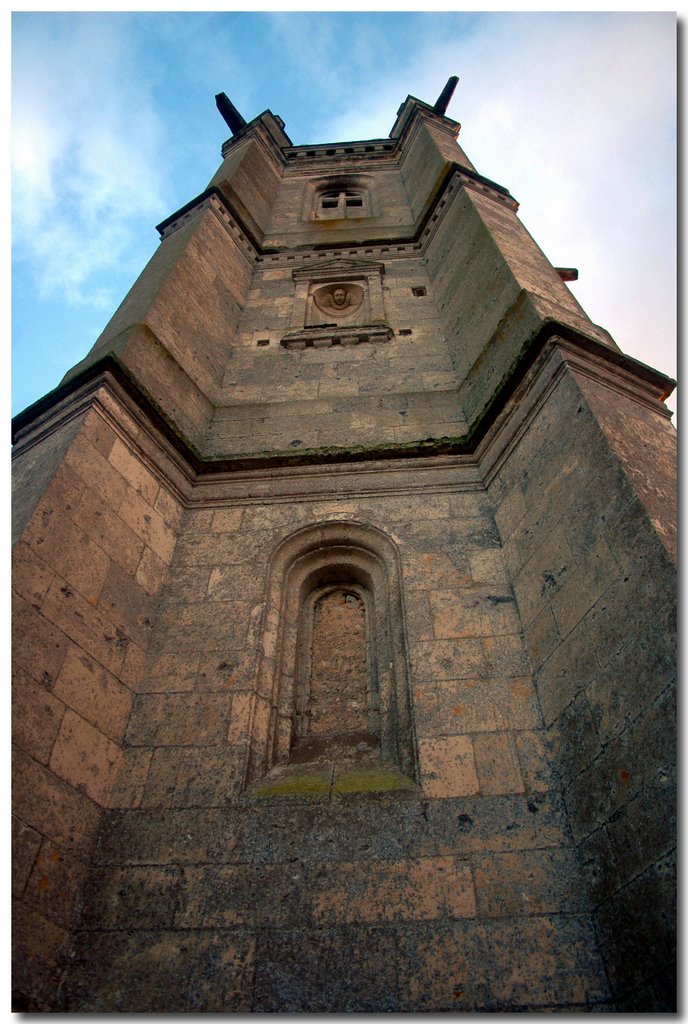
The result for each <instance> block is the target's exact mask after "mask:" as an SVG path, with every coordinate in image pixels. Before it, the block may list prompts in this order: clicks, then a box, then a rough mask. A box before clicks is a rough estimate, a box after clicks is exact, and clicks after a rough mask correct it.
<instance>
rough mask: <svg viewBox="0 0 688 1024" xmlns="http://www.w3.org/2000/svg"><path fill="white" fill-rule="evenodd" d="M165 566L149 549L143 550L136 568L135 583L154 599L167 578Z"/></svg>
mask: <svg viewBox="0 0 688 1024" xmlns="http://www.w3.org/2000/svg"><path fill="white" fill-rule="evenodd" d="M167 568H168V567H167V564H166V563H165V562H163V560H162V558H159V557H158V556H157V555H156V554H155V552H154V551H151V549H150V548H144V550H143V554H142V555H141V560H140V562H139V564H138V566H137V568H136V582H137V583H138V584H139V585H140V586H141V587H143V589H144V590H145V591H146V593H147V594H150V596H151V597H155V596H156V594H159V593H160V590H161V589H162V585H163V583H164V582H165V579H166V577H167Z"/></svg>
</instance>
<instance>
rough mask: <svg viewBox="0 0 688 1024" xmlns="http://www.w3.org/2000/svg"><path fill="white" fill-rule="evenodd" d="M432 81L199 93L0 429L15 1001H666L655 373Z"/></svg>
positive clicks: (669, 563)
mask: <svg viewBox="0 0 688 1024" xmlns="http://www.w3.org/2000/svg"><path fill="white" fill-rule="evenodd" d="M449 86H451V80H450V83H448V87H449ZM447 102H448V99H447V96H446V90H445V92H443V94H442V96H441V97H440V99H439V100H438V102H437V103H436V104H435V105H434V106H431V105H429V104H427V103H424V102H422V101H420V100H417V99H415V98H413V97H408V98H407V99H406V101H405V102H404V103H403V104H402V106H401V107H400V110H399V113H398V116H397V120H396V122H395V124H394V126H393V127H392V130H391V132H390V135H389V137H388V138H387V139H376V140H371V141H358V142H352V143H334V144H322V145H321V144H319V145H313V146H294V145H293V144H292V142H291V140H290V139H289V138H288V136H287V135H286V134H285V130H284V124H283V122H282V121H281V119H280V118H279V117H277V116H275V115H273V114H272V113H271V112H270V111H266V112H264V113H263V114H261V115H259V116H258V117H256V118H254V119H253V120H252V121H250V122H248V123H246V122H245V121H244V119H243V118H242V117H241V116H240V115H239V114H238V112H237V111H236V110H235V109H234V108H233V106H232V105H231V103H230V102H229V101H228V100H227V99H226V97H223V96H222V95H221V96H220V97H219V98H218V106H219V108H220V111H221V113H222V114H223V116H224V117H225V119H226V120H227V123H228V124H229V126H230V129H231V131H232V136H231V138H230V139H229V140H228V141H227V142H225V144H224V146H223V147H222V158H223V162H222V164H221V166H220V168H219V169H218V171H217V173H216V174H215V176H214V177H213V178H212V180H211V182H210V183H209V186H208V187H207V189H206V190H205V191H203V192H202V193H201V194H200V195H199V196H198V197H197V198H196V199H193V200H192V201H191V202H189V203H188V204H187V205H186V206H185V207H183V208H182V209H181V210H179V211H177V212H176V213H173V214H172V215H171V216H170V217H168V218H167V219H166V220H165V221H164V222H163V223H162V224H161V225H159V231H160V236H161V244H160V246H159V249H158V250H157V252H156V254H155V255H154V257H153V259H152V260H151V261H150V263H149V265H148V266H147V267H146V268H145V270H144V271H143V273H142V274H141V277H140V278H139V280H138V281H137V282H136V284H135V285H134V287H133V288H132V290H131V291H130V293H129V294H128V295H127V296H126V298H125V299H124V301H123V302H122V305H121V306H120V308H119V309H118V310H117V312H116V313H115V315H114V316H113V318H112V320H111V321H110V323H109V324H108V326H107V327H106V329H105V331H104V332H103V334H102V335H101V337H100V338H99V339H98V340H97V341H96V344H95V345H94V347H93V349H92V350H91V352H90V353H89V354H88V356H87V357H86V358H85V359H84V360H83V361H82V362H81V363H80V364H78V365H77V366H76V367H75V368H74V369H73V370H72V371H70V373H69V374H68V375H67V377H66V378H65V379H64V381H63V382H62V383H61V385H60V386H59V387H58V388H57V389H56V390H55V391H53V392H51V393H50V394H49V395H47V396H46V397H45V398H44V399H42V400H41V401H40V402H38V403H36V404H35V405H34V406H32V407H30V408H29V409H28V410H26V411H25V412H24V413H22V414H21V415H20V416H18V417H17V418H16V420H15V424H14V433H15V466H16V475H15V479H16V493H15V498H14V506H13V529H14V537H13V540H14V565H13V588H14V620H13V621H14V639H13V660H14V668H15V690H14V702H13V712H14V740H15V751H14V766H15V782H14V811H15V817H14V831H13V837H14V842H15V853H14V873H13V892H14V896H15V904H14V906H15V911H14V913H15V917H14V922H15V923H14V956H15V966H14V989H15V999H16V1008H17V1009H20V1010H29V1011H37V1010H39V1011H45V1010H48V1011H67V1012H146V1011H149V1012H197V1011H201V1012H225V1011H230V1012H232V1011H233V1012H246V1011H255V1012H260V1011H272V1012H347V1011H355V1012H366V1011H367V1012H419V1011H420V1012H423V1011H428V1012H432V1011H446V1010H452V1011H456V1010H465V1011H472V1010H483V1011H484V1010H488V1011H523V1010H553V1011H572V1010H573V1011H575V1010H600V1011H603V1010H604V1011H618V1010H624V1011H631V1010H636V1011H653V1010H654V1011H657V1010H665V1011H666V1010H671V1009H674V1008H675V1000H676V995H675V847H676V834H675V833H676V830H675V735H674V727H675V593H676V582H675V557H676V549H675V545H676V513H675V476H674V473H675V433H674V430H673V427H672V425H671V422H670V415H669V413H668V411H667V409H666V407H665V405H664V399H665V398H666V397H667V395H668V394H670V392H671V390H672V388H673V386H674V382H673V381H670V380H668V379H667V378H666V377H664V376H663V375H662V374H660V373H658V372H657V371H655V370H652V369H650V368H649V367H647V366H645V365H643V364H641V363H638V362H637V361H635V360H633V359H631V358H629V357H627V356H625V355H624V354H623V353H621V352H620V351H619V349H618V347H617V346H616V345H615V343H614V341H613V340H612V339H611V337H610V336H609V335H608V333H607V332H606V331H604V330H603V329H602V328H600V327H597V326H596V325H594V324H592V323H591V322H590V320H589V319H588V317H587V316H586V314H585V313H584V311H583V310H582V309H581V307H580V306H579V304H578V303H577V302H576V300H575V299H574V297H573V296H572V294H571V293H570V291H569V290H568V288H567V287H566V284H565V281H564V278H565V277H566V274H565V273H564V272H563V271H562V272H559V271H557V269H556V268H554V267H553V266H552V265H551V264H550V263H549V262H548V261H547V259H546V257H545V256H544V255H543V254H542V252H541V251H540V250H539V248H538V247H537V246H536V244H535V243H534V242H533V240H532V239H531V237H530V236H529V234H528V233H527V231H526V230H525V228H524V227H523V226H522V224H521V222H520V221H519V219H518V217H517V203H516V201H515V200H514V199H513V197H512V196H511V195H510V194H509V192H508V191H507V190H506V189H505V188H504V187H503V186H501V185H499V184H497V183H495V182H492V181H490V180H488V179H486V178H484V177H482V176H481V175H480V174H479V173H478V171H477V170H476V169H475V168H474V167H473V165H472V164H471V163H470V161H469V160H468V158H467V157H466V156H465V154H464V153H463V151H462V150H461V149H460V147H459V145H458V144H457V141H456V138H457V135H458V132H459V127H460V126H459V125H458V124H457V123H456V122H455V121H452V120H451V119H450V118H447V117H446V115H445V111H446V105H447Z"/></svg>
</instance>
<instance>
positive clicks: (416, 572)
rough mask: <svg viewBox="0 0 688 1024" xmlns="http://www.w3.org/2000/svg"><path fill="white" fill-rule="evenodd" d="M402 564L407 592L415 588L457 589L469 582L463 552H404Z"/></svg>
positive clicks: (467, 565)
mask: <svg viewBox="0 0 688 1024" xmlns="http://www.w3.org/2000/svg"><path fill="white" fill-rule="evenodd" d="M403 566H404V580H405V583H406V587H407V590H408V592H410V591H411V590H415V589H419V590H442V589H446V590H452V589H456V590H458V588H460V587H463V586H466V585H467V584H470V582H471V570H470V563H469V560H468V555H467V554H466V553H465V552H461V553H458V552H457V553H455V552H451V553H448V552H446V551H427V552H425V553H422V554H420V553H413V552H408V553H406V552H405V553H404V556H403Z"/></svg>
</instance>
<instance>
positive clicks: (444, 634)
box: [430, 585, 520, 640]
mask: <svg viewBox="0 0 688 1024" xmlns="http://www.w3.org/2000/svg"><path fill="white" fill-rule="evenodd" d="M430 605H431V608H432V613H433V631H434V635H435V636H436V637H437V638H438V639H443V640H446V639H453V638H457V637H477V636H500V635H503V634H505V633H515V632H516V631H517V630H518V629H519V628H520V622H519V619H518V615H517V613H516V607H515V604H514V599H513V596H512V595H511V594H510V593H508V592H504V590H503V589H502V588H499V587H496V586H495V587H483V586H475V585H474V586H471V587H465V588H463V589H462V590H460V591H434V592H433V593H431V594H430Z"/></svg>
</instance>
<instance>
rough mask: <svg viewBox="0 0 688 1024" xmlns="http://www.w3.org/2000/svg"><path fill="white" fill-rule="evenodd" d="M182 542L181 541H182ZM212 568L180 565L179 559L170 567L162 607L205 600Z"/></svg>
mask: <svg viewBox="0 0 688 1024" xmlns="http://www.w3.org/2000/svg"><path fill="white" fill-rule="evenodd" d="M180 543H181V542H180ZM211 571H212V569H211V567H210V565H207V566H189V565H179V563H178V562H177V560H176V559H175V562H174V563H173V564H172V565H171V566H170V567H169V572H168V574H167V579H166V581H165V591H164V593H163V594H162V596H161V601H162V604H161V607H163V608H167V607H168V606H170V605H173V604H195V603H197V602H200V601H203V599H204V598H205V595H206V593H207V590H208V581H209V579H210V573H211Z"/></svg>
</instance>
